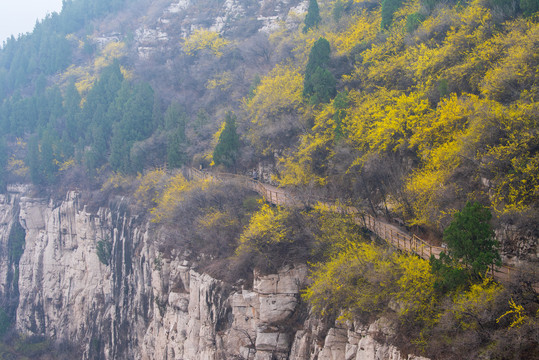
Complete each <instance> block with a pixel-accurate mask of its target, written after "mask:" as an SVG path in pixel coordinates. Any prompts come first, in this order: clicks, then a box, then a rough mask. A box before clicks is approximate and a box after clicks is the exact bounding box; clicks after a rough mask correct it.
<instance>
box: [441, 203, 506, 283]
mask: <svg viewBox="0 0 539 360" xmlns="http://www.w3.org/2000/svg"><path fill="white" fill-rule="evenodd" d="M491 218H492V214H491V213H490V210H489V209H488V208H485V207H484V206H482V205H481V204H479V203H477V202H474V203H471V202H467V203H466V205H465V206H464V208H463V209H462V210H461V211H459V212H457V213H456V214H455V215H454V217H453V221H452V222H451V224H450V225H449V226H448V227H447V228H446V229H445V230H444V241H445V242H446V243H447V247H448V250H449V251H448V253H449V256H450V257H451V258H452V259H454V260H457V261H461V262H462V263H463V264H464V265H466V266H468V267H469V268H470V270H471V272H472V274H473V275H479V274H483V273H484V272H485V271H486V270H487V269H488V267H489V266H490V265H492V264H496V265H501V259H500V254H499V253H498V242H497V241H496V239H495V238H494V231H493V230H492V226H491V225H490V219H491Z"/></svg>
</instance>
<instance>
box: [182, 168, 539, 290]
mask: <svg viewBox="0 0 539 360" xmlns="http://www.w3.org/2000/svg"><path fill="white" fill-rule="evenodd" d="M189 176H190V177H191V178H196V179H210V180H212V181H214V180H217V181H223V180H234V181H237V182H239V183H241V184H243V185H244V186H246V187H248V188H250V189H252V190H254V191H256V192H257V193H259V194H260V195H261V196H263V197H264V198H265V199H266V201H268V202H269V203H271V204H274V205H279V206H286V207H301V206H305V204H304V203H303V202H301V201H300V200H299V199H297V198H296V197H294V196H293V195H292V194H291V193H289V192H287V191H286V190H285V189H283V188H278V187H275V186H272V185H269V184H264V183H262V182H260V181H258V180H255V179H251V178H249V177H247V176H243V175H236V174H229V173H213V172H212V173H209V172H204V171H200V170H196V169H193V168H190V169H189ZM320 204H321V206H322V207H323V208H326V209H327V210H328V211H333V212H338V213H347V214H355V216H354V218H355V220H356V223H357V224H359V225H361V226H363V227H365V228H367V229H369V230H370V231H372V232H373V233H375V234H376V235H377V236H378V237H380V238H381V239H383V240H384V241H386V242H387V243H388V244H390V245H392V246H394V247H396V248H397V249H399V250H401V251H404V252H408V253H413V254H416V255H418V256H420V257H421V258H423V259H429V258H430V257H431V255H434V256H435V257H436V258H438V257H439V256H440V253H441V252H442V251H444V250H445V249H444V248H443V247H440V246H435V245H431V244H430V243H428V242H427V241H425V240H423V239H421V238H419V237H417V236H416V235H411V234H409V233H408V232H407V231H405V230H404V229H402V228H399V227H398V226H396V225H393V224H390V223H388V222H386V221H384V220H382V219H380V218H375V217H373V216H371V215H368V214H365V213H362V212H360V211H359V210H358V209H357V208H355V207H352V206H343V205H336V204H335V203H329V202H320ZM517 272H518V269H515V268H513V267H510V266H505V265H502V266H496V267H494V268H493V269H492V275H493V277H494V278H495V279H496V280H498V281H502V282H503V281H507V280H509V279H510V278H511V276H512V275H513V274H515V273H517ZM533 288H534V290H535V291H536V292H539V284H535V285H534V286H533Z"/></svg>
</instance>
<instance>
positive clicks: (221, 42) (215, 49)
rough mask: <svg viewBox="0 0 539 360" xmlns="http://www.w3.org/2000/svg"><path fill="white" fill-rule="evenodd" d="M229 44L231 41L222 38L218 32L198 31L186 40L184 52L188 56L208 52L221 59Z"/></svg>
mask: <svg viewBox="0 0 539 360" xmlns="http://www.w3.org/2000/svg"><path fill="white" fill-rule="evenodd" d="M229 44H230V41H228V40H226V39H224V38H223V37H221V35H220V34H219V33H218V32H216V31H212V30H206V29H198V30H195V31H194V32H193V33H192V34H191V35H190V36H189V37H187V38H186V39H185V40H184V42H183V51H185V53H186V54H187V55H191V56H194V55H196V54H197V52H199V51H202V50H208V51H209V52H210V53H211V54H213V55H214V56H216V57H221V56H223V50H224V48H225V47H226V46H227V45H229Z"/></svg>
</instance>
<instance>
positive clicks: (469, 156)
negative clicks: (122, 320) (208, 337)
mask: <svg viewBox="0 0 539 360" xmlns="http://www.w3.org/2000/svg"><path fill="white" fill-rule="evenodd" d="M106 3H107V4H105V2H103V1H89V0H72V1H66V2H65V4H64V9H63V10H62V13H61V14H53V15H51V16H49V17H48V18H47V19H45V20H44V21H43V22H41V23H38V24H37V25H36V29H35V31H34V32H33V33H32V34H27V35H24V36H22V37H20V38H19V39H13V38H12V39H10V40H8V41H7V42H6V43H5V44H4V46H3V48H2V49H1V50H0V101H1V105H0V134H1V139H0V140H1V141H0V185H1V186H2V187H3V188H5V187H6V185H7V184H8V183H13V182H29V181H31V182H32V183H34V184H35V185H36V186H37V188H38V189H40V190H42V191H48V192H49V193H50V194H52V195H56V196H64V193H63V192H64V191H65V190H66V189H71V188H73V187H77V188H79V189H82V190H86V192H87V193H90V192H91V191H94V195H93V198H92V196H90V195H87V197H88V199H89V200H88V202H89V203H90V205H97V206H99V205H101V204H100V202H99V200H100V199H103V198H104V197H106V196H109V195H111V194H119V193H121V194H129V195H132V196H133V198H134V199H135V200H136V202H137V203H136V204H135V205H133V208H134V209H135V210H137V211H139V212H140V213H141V214H144V215H145V216H146V217H147V218H148V219H149V220H150V221H152V223H153V224H154V225H155V228H156V230H155V231H156V232H157V233H159V238H160V239H161V240H159V241H160V243H159V246H160V250H161V252H162V254H163V256H170V254H171V248H175V247H182V246H187V247H190V248H191V249H195V250H197V252H198V253H202V254H204V255H203V256H202V260H200V259H199V260H200V264H201V265H200V266H201V267H203V268H204V269H205V270H206V271H208V272H210V273H211V274H213V275H214V276H216V277H220V278H225V279H226V280H231V281H233V280H234V279H232V278H230V277H234V276H235V277H237V278H239V277H243V278H245V277H247V276H249V274H250V272H251V270H252V269H253V267H257V268H259V269H262V271H274V270H275V269H277V268H279V267H280V266H282V265H285V264H289V263H294V262H296V261H308V262H311V263H312V264H316V265H314V266H313V273H312V285H311V286H309V287H308V288H307V289H306V290H305V292H304V299H305V300H306V301H308V302H309V303H310V304H311V305H312V308H313V311H314V312H315V313H317V314H319V315H320V316H321V317H324V318H325V319H327V321H335V319H339V320H349V319H353V318H362V319H372V317H373V316H382V315H383V316H388V317H394V318H396V319H398V320H399V324H400V327H401V328H400V329H399V332H398V333H399V334H400V335H399V337H398V338H395V339H388V340H389V341H392V342H396V343H398V344H399V345H400V346H401V348H402V349H403V350H405V351H410V352H414V353H422V354H425V355H427V356H429V357H432V358H443V359H462V358H491V359H513V358H514V359H518V358H533V357H534V356H537V355H536V354H537V353H538V351H537V350H538V346H539V344H538V341H537V336H538V335H537V329H538V327H537V321H538V320H537V316H538V309H539V300H538V297H537V293H536V292H535V290H534V288H533V287H532V286H530V285H531V284H532V283H533V281H534V278H533V277H532V276H533V262H534V261H537V246H538V245H537V239H538V237H539V222H538V220H537V219H539V134H538V129H539V126H538V125H539V124H538V122H539V105H538V102H537V97H538V94H539V83H538V78H539V71H538V69H539V14H538V11H539V2H538V1H537V0H468V1H466V0H460V1H457V0H409V1H404V0H382V1H381V2H371V1H360V0H355V1H354V0H335V1H319V2H317V1H316V0H311V1H309V2H308V6H306V8H307V13H306V14H298V13H296V12H295V10H293V8H292V7H291V6H292V5H290V11H289V12H288V14H287V15H286V21H282V22H280V23H279V24H277V25H278V26H276V27H274V28H272V30H271V31H268V32H264V31H259V29H260V28H261V27H262V25H261V24H260V23H259V22H258V20H257V17H256V16H255V15H253V14H254V13H255V12H256V11H260V13H264V11H267V9H266V10H265V9H259V8H257V6H260V5H256V4H254V3H251V2H247V1H245V4H243V5H244V8H245V9H246V15H245V16H243V17H239V18H233V17H230V18H226V19H225V20H223V21H225V24H224V25H223V27H222V28H221V30H220V31H215V29H214V28H212V27H211V26H210V25H208V23H209V20H208V21H206V20H207V19H206V20H205V18H199V19H198V20H197V21H198V22H196V21H195V20H192V21H193V22H194V23H190V24H188V25H189V28H191V29H192V31H191V32H187V33H184V32H183V29H184V28H183V27H181V26H180V25H178V29H176V28H175V27H174V25H170V27H171V28H173V29H175V30H177V31H176V33H175V34H174V36H176V37H178V41H175V42H173V45H172V46H168V47H166V46H165V47H163V51H162V52H155V53H153V54H151V55H149V56H140V54H139V53H138V51H139V50H138V49H139V48H138V47H137V46H138V43H137V41H138V40H135V39H134V37H135V36H134V34H135V33H136V30H137V29H138V26H139V24H138V23H137V20H136V19H137V18H138V17H139V16H141V14H145V11H146V10H144V9H147V8H148V9H151V11H147V12H148V16H147V18H146V17H145V20H144V21H150V20H148V19H150V18H152V16H153V15H152V12H153V11H155V12H157V10H156V9H158V8H157V7H158V6H161V5H162V4H164V3H165V1H158V2H151V1H145V0H131V1H128V0H125V1H113V2H106ZM242 3H243V2H242ZM90 4H95V8H94V7H93V6H94V5H92V6H90ZM206 5H207V9H217V8H219V6H220V5H222V2H221V1H218V0H201V1H200V3H197V6H195V5H193V6H192V7H191V8H189V9H187V10H185V11H186V12H189V15H191V16H192V17H193V18H196V16H202V15H200V14H201V13H203V12H204V11H203V10H202V9H204V8H205V6H206ZM217 5H219V6H217ZM294 5H297V3H296V2H294ZM161 10H162V9H161ZM212 11H213V10H212ZM212 11H209V13H208V15H207V16H213V15H214V13H213V12H212ZM215 11H217V10H215ZM250 11H251V12H252V13H251V12H250ZM287 11H288V10H287ZM106 16H109V17H112V16H118V18H119V19H121V21H120V20H119V21H118V23H119V25H118V28H114V26H113V25H110V21H107V18H106ZM186 18H187V17H186ZM193 24H194V25H193ZM179 28H181V29H179ZM101 29H106V30H107V31H108V32H109V33H110V32H112V33H114V36H111V38H113V39H112V40H110V39H109V40H107V43H106V44H104V45H103V44H101V45H99V42H97V40H96V39H97V38H98V37H99V36H100V35H102V34H101V33H100V30H101ZM180 30H181V31H180ZM169 37H170V38H174V37H173V35H170V34H169ZM169 41H170V39H169ZM98 45H99V46H98ZM169 45H170V44H169ZM187 166H192V167H196V168H199V167H204V168H211V169H216V170H225V171H228V172H238V173H244V174H247V173H249V174H253V169H257V170H256V171H255V172H259V171H260V170H263V171H262V172H261V173H258V174H257V175H260V177H262V178H263V180H265V181H272V182H274V184H277V185H280V186H283V187H287V188H288V189H290V190H291V191H294V192H295V194H297V195H298V197H300V198H301V199H306V202H308V201H307V200H309V199H312V198H316V197H320V196H322V197H327V198H332V199H335V200H336V201H340V202H342V203H346V204H351V205H354V206H356V207H358V208H359V209H361V210H362V211H366V212H370V213H372V214H374V215H377V216H386V217H387V218H388V219H391V218H398V219H399V221H401V222H403V223H404V224H405V225H406V226H408V227H409V229H411V230H412V231H415V232H417V233H420V234H421V235H422V236H424V237H431V238H433V239H434V240H435V241H440V240H441V239H443V241H445V242H447V244H448V246H449V249H448V255H447V256H446V257H444V256H442V258H441V259H440V260H434V259H433V260H431V262H428V261H423V260H420V259H417V258H415V257H411V256H408V255H404V254H400V253H397V252H396V251H394V250H392V249H389V248H387V247H385V246H384V245H382V244H375V243H371V242H370V241H369V239H370V236H371V235H372V234H368V233H363V232H364V231H363V230H362V229H359V228H358V227H357V225H356V224H355V223H354V221H352V220H351V219H348V218H346V217H343V216H337V215H335V214H328V213H325V212H324V211H323V210H321V209H319V208H318V207H317V206H316V205H314V204H312V203H309V205H310V207H308V208H307V209H305V210H304V209H302V210H298V209H284V208H279V207H272V206H269V205H267V204H266V205H263V204H260V203H258V202H257V201H256V200H255V198H254V197H253V194H246V192H245V190H242V189H240V188H238V187H236V186H234V185H233V184H220V185H216V184H210V183H208V182H204V181H198V182H197V181H191V182H190V181H188V180H187V179H185V178H184V177H183V176H182V175H180V173H179V172H177V171H175V170H174V169H180V168H182V167H187ZM259 166H260V167H259ZM267 172H271V179H269V178H267V174H266V173H267ZM96 193H98V194H100V195H95V194H96ZM92 202H94V203H92ZM90 208H91V206H90ZM470 227H471V228H472V229H479V230H478V231H477V234H476V233H474V231H471V233H474V235H473V236H470V237H471V238H473V239H471V240H469V241H468V239H467V238H466V236H464V235H462V232H461V231H464V232H466V231H467V230H466V229H469V228H470ZM179 229H182V231H183V233H182V232H181V231H179ZM186 229H188V230H186ZM462 229H465V230H462ZM178 233H181V235H177V234H178ZM172 234H175V236H172ZM508 234H509V235H508ZM495 235H496V237H497V241H495V239H494V236H495ZM474 236H475V237H474ZM462 239H464V240H462ZM461 240H462V241H461ZM470 242H471V243H470ZM498 243H500V244H501V247H499V246H498ZM470 244H471V245H470ZM478 244H480V245H481V246H482V247H479V246H478ZM476 250H477V253H476V252H474V251H476ZM499 251H500V252H501V255H502V257H500V254H499ZM472 254H473V256H472ZM502 258H504V259H506V260H507V259H508V258H513V259H514V258H517V259H519V260H527V261H530V262H529V263H527V264H529V266H527V267H525V269H524V270H527V271H529V274H528V273H522V274H523V275H522V277H521V278H518V279H512V281H511V282H510V283H508V284H506V285H505V286H502V285H501V284H497V283H495V282H494V281H492V279H490V278H489V277H488V275H485V269H488V267H489V266H490V265H492V264H498V263H499V262H500V260H501V259H502ZM105 260H107V259H106V257H104V260H102V262H103V263H104V264H105V265H106V263H107V261H105ZM156 261H157V259H156ZM156 264H157V263H156ZM530 269H531V270H530ZM526 276H528V278H526Z"/></svg>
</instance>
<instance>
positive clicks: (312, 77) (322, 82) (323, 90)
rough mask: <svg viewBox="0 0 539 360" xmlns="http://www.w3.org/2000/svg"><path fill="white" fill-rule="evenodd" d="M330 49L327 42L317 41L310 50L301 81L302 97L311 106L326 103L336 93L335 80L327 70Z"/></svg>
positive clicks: (324, 40)
mask: <svg viewBox="0 0 539 360" xmlns="http://www.w3.org/2000/svg"><path fill="white" fill-rule="evenodd" d="M330 53H331V49H330V46H329V41H327V40H326V39H324V38H320V39H318V40H317V41H316V42H315V43H314V44H313V47H312V48H311V52H310V53H309V61H308V62H307V68H306V69H305V77H304V80H303V97H304V98H306V99H309V100H310V101H311V102H312V103H313V104H320V103H326V102H329V101H330V100H331V98H333V97H334V96H335V94H336V93H337V90H336V80H335V77H334V76H333V74H331V72H330V71H329V70H328V67H329V62H330Z"/></svg>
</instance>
